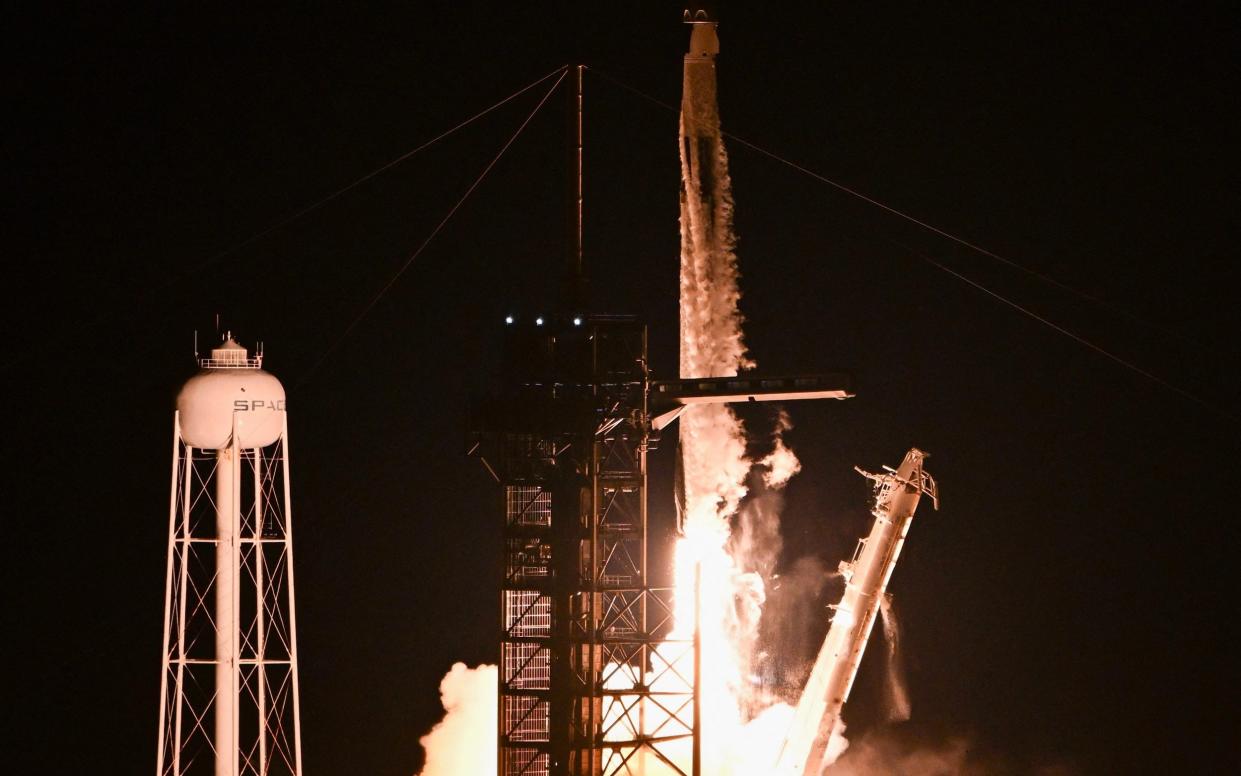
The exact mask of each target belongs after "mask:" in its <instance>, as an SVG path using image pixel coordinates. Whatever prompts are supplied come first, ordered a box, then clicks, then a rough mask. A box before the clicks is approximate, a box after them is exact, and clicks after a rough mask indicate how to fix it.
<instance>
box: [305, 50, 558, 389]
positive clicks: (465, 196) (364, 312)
mask: <svg viewBox="0 0 1241 776" xmlns="http://www.w3.org/2000/svg"><path fill="white" fill-rule="evenodd" d="M558 72H559V73H560V77H559V78H557V79H556V82H555V83H553V84H552V85H551V88H550V89H548V90H547V92H546V93H544V95H543V97H542V99H540V100H539V102H538V104H537V105H535V106H534V110H532V111H530V113H529V115H527V116H526V118H525V120H524V121H522V122H521V125H520V126H518V127H517V131H515V132H514V133H513V134H512V135H511V136H510V137H509V139H508V140H507V141H506V142H505V143H504V145H503V146H501V147H500V150H499V151H498V152H497V153H496V155H495V156H494V157H492V159H491V161H490V162H488V163H487V166H486V167H484V168H483V170H482V172H480V173H479V174H478V177H476V178H475V179H474V182H473V183H471V184H470V186H469V188H467V189H466V190H465V193H464V194H462V195H461V198H460V199H458V200H457V202H456V204H454V205H453V206H452V207H451V208H449V210H448V213H447V214H446V215H445V216H444V217H443V218H442V219H441V220H440V222H439V223H438V224H436V225H435V228H434V229H432V230H431V233H430V234H429V235H427V237H426V239H425V240H423V241H422V244H421V245H419V246H418V248H417V250H415V251H414V252H413V253H411V254H410V255H409V258H407V259H406V260H405V262H404V263H403V264H402V265H401V266H400V267H399V268H398V269H397V271H396V272H395V273H394V274H393V275H392V277H391V278H389V279H388V282H387V283H385V284H384V286H383V288H381V289H379V292H378V293H377V294H375V296H373V297H372V298H371V300H370V301H369V302H367V304H366V306H365V307H363V308H362V311H361V312H360V313H358V314H357V316H356V317H355V318H354V319H353V321H352V322H350V324H349V325H348V326H346V327H345V329H344V331H342V332H341V333H340V334H339V335H338V336H337V337H336V339H335V340H333V341H332V343H331V344H330V345H328V346H327V347H326V348H324V350H323V351H322V352H321V353H320V354H319V358H318V359H316V360H315V362H314V364H312V365H311V367H310V368H309V369H308V370H306V372H305V374H303V375H302V377H301V378H300V379H298V381H297V383H296V384H295V385H294V387H295V388H300V387H301V386H302V385H303V384H305V383H306V381H307V380H309V379H310V377H311V376H312V375H313V374H314V373H315V371H316V370H317V369H318V368H319V366H320V365H321V364H322V363H323V362H324V360H325V359H327V357H328V356H329V355H331V353H332V352H333V351H334V350H336V348H338V347H339V346H340V344H341V343H342V342H344V340H345V338H346V337H348V336H349V334H350V332H352V331H353V330H354V329H355V328H356V327H357V325H358V324H359V323H361V322H362V319H363V318H365V317H366V316H367V315H368V314H369V313H370V311H371V310H372V309H374V307H375V305H376V304H378V303H379V300H380V299H382V298H383V296H384V295H385V294H387V293H388V291H389V290H391V289H392V287H393V286H394V285H396V281H397V280H398V279H399V278H400V277H401V275H403V274H404V273H405V270H407V269H409V267H410V265H412V264H413V263H414V261H415V260H416V259H417V258H418V257H419V256H420V255H421V254H422V252H423V251H424V250H426V248H427V246H428V245H430V244H431V241H432V240H434V239H435V237H436V236H437V235H438V234H439V233H440V230H442V229H443V228H444V226H445V225H447V224H448V222H449V221H450V220H451V219H452V217H453V216H454V215H456V213H457V211H458V210H459V209H460V208H461V206H462V205H464V204H465V201H466V200H467V199H469V198H470V195H471V194H473V193H474V190H475V189H477V188H478V185H479V184H480V183H482V182H483V178H486V177H487V173H489V172H491V168H493V167H495V166H496V163H497V162H499V161H500V158H501V157H503V156H504V153H505V152H506V151H508V149H509V147H510V146H512V145H513V143H514V142H515V141H516V140H517V138H518V137H520V136H521V133H522V132H523V131H524V130H525V129H526V127H527V126H528V125H529V124H530V122H531V121H532V120H533V119H534V117H535V115H536V114H537V113H538V112H539V111H540V110H541V109H542V108H543V106H544V105H545V104H546V103H547V100H548V99H549V98H550V97H551V96H552V93H553V92H555V91H556V88H557V87H559V86H560V82H561V81H563V80H564V77H565V74H566V73H568V68H567V67H562V68H560V69H559V71H558Z"/></svg>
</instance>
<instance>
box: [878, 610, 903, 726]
mask: <svg viewBox="0 0 1241 776" xmlns="http://www.w3.org/2000/svg"><path fill="white" fill-rule="evenodd" d="M879 615H880V616H881V617H882V618H883V638H884V641H886V642H887V643H888V655H887V657H888V661H887V662H888V672H887V673H888V721H889V722H904V721H905V720H907V719H909V714H910V705H909V689H908V688H907V687H906V686H905V670H904V665H903V664H902V662H901V631H900V626H899V625H898V624H897V621H896V612H895V611H893V609H892V594H891V593H885V594H884V596H883V597H882V598H880V599H879Z"/></svg>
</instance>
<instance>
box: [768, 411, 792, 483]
mask: <svg viewBox="0 0 1241 776" xmlns="http://www.w3.org/2000/svg"><path fill="white" fill-rule="evenodd" d="M792 428H793V421H792V420H790V419H789V414H788V413H787V412H785V411H784V410H780V415H779V417H778V418H776V428H775V431H774V432H773V434H772V437H773V442H774V445H775V446H774V447H773V449H772V451H771V452H770V453H768V454H767V455H766V456H765V457H764V458H763V459H762V460H761V461H759V465H761V466H764V467H766V469H767V471H765V472H763V484H764V485H766V486H767V487H768V488H769V489H771V490H779V489H780V488H783V487H784V486H785V485H787V484H788V482H789V480H791V479H793V475H794V474H797V473H798V472H799V471H801V461H799V460H797V456H796V455H794V454H793V451H792V450H790V449H789V447H788V446H787V445H785V444H784V432H786V431H789V430H790V429H792Z"/></svg>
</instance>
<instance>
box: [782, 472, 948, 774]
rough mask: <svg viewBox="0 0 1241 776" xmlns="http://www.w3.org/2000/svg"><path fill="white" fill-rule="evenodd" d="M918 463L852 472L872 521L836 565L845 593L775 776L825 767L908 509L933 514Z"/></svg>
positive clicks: (933, 492) (930, 486)
mask: <svg viewBox="0 0 1241 776" xmlns="http://www.w3.org/2000/svg"><path fill="white" fill-rule="evenodd" d="M924 458H926V454H925V453H923V452H922V451H921V450H918V449H916V448H915V449H911V450H910V451H909V452H908V453H907V454H906V455H905V460H904V461H902V462H901V465H900V468H899V469H897V470H896V471H892V470H890V469H889V470H888V472H889V473H887V474H882V475H875V474H867V473H866V472H861V470H860V469H859V470H858V471H859V472H861V473H862V474H864V475H865V476H867V477H869V478H871V479H873V480H874V481H875V506H874V510H873V514H874V516H875V522H874V523H873V525H872V526H871V530H870V534H869V535H868V536H867V537H866V538H865V539H863V540H861V542H860V543H859V545H858V550H857V552H855V553H854V557H853V560H852V561H850V562H847V563H844V562H842V563H841V564H840V572H841V574H842V575H843V576H844V579H845V593H844V596H843V597H842V598H841V599H840V603H839V604H838V605H837V606H836V614H835V616H833V617H832V625H831V628H830V630H829V631H828V634H827V638H826V639H825V640H824V642H823V647H822V649H821V650H820V651H819V656H818V658H817V659H816V660H815V664H814V668H813V670H812V671H811V673H810V679H809V680H808V681H807V682H806V686H805V688H804V689H803V691H802V696H801V700H800V701H799V702H798V704H797V711H796V713H795V715H794V718H793V724H792V727H791V728H790V730H789V734H788V737H787V738H786V739H785V743H784V747H783V749H782V750H781V753H780V759H779V762H778V764H777V769H776V772H777V773H779V774H780V776H802V775H803V774H805V775H807V776H819V774H821V773H822V771H823V769H824V768H825V767H826V765H827V764H828V762H827V761H826V757H825V756H826V754H827V748H828V744H829V743H830V741H831V737H832V731H833V730H834V729H835V728H836V727H837V725H838V724H839V723H840V715H841V710H842V709H843V707H844V705H845V701H847V700H848V699H849V691H850V690H851V689H852V687H853V680H854V678H855V677H856V676H857V671H858V666H859V665H861V662H862V652H863V651H864V650H865V649H866V642H867V641H868V640H869V639H870V632H871V629H872V628H873V627H874V624H875V619H876V617H877V616H878V613H879V605H880V602H881V600H882V598H883V595H884V591H885V589H886V588H887V586H888V580H889V579H890V578H891V576H892V569H893V568H895V567H896V561H897V558H898V557H899V556H900V552H901V547H902V545H903V544H904V542H905V535H906V533H908V531H909V524H910V523H911V522H912V520H913V515H914V510H916V509H917V507H918V501H919V500H920V499H921V497H922V494H924V493H925V494H927V495H929V496H931V498H932V500H934V501H935V503H936V506H937V507H938V491H937V488H936V485H935V481H934V480H933V479H932V478H931V476H930V475H929V474H927V473H926V472H925V471H923V469H922V461H923V459H924Z"/></svg>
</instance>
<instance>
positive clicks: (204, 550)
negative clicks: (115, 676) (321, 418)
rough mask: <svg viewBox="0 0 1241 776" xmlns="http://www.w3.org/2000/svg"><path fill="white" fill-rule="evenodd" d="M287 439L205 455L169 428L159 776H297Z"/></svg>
mask: <svg viewBox="0 0 1241 776" xmlns="http://www.w3.org/2000/svg"><path fill="white" fill-rule="evenodd" d="M281 414H282V415H283V413H281ZM287 432H288V425H287V418H284V419H282V432H281V434H280V436H279V439H277V441H276V442H275V443H274V444H272V445H270V446H268V447H265V448H250V449H246V448H241V447H239V446H238V445H237V443H236V439H237V434H236V426H234V434H233V440H234V441H233V442H232V443H231V444H230V446H229V447H227V448H225V449H222V450H203V449H198V448H193V447H190V446H188V445H187V444H186V443H185V441H184V440H183V439H182V435H181V424H180V418H179V416H178V418H177V420H176V422H175V431H174V435H173V448H172V456H173V469H172V492H171V497H170V504H169V522H168V566H167V581H166V586H165V599H164V600H165V603H164V641H163V643H164V646H163V674H162V677H161V682H160V692H161V696H160V714H159V753H158V756H157V761H156V776H186V775H192V774H211V773H214V774H216V776H222V775H225V774H227V775H228V776H233V775H234V774H236V775H237V776H249V775H251V774H254V775H255V776H271V775H274V774H291V775H292V776H300V774H301V772H302V766H301V736H300V719H299V713H298V682H297V626H296V620H295V614H294V588H293V535H292V515H291V512H290V508H289V504H290V501H289V468H288V463H289V462H288V449H287ZM221 597H224V598H231V605H230V604H228V602H227V601H226V602H223V603H224V605H225V606H226V608H227V610H228V612H229V615H228V619H229V620H231V621H232V623H233V624H235V627H234V626H230V625H229V624H227V623H221V622H218V620H220V619H221V615H220V611H221V608H220V607H221V601H220V600H219V599H220V598H221ZM221 645H227V648H224V647H222V646H221ZM220 655H225V656H227V655H235V656H236V657H235V659H232V658H229V657H224V658H220V657H219V656H220ZM223 691H227V692H228V695H230V696H232V699H231V700H222V698H221V695H220V694H221V692H223ZM221 741H225V742H232V745H231V746H228V749H229V750H230V751H217V749H222V748H223V747H222V746H220V743H219V742H221Z"/></svg>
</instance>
